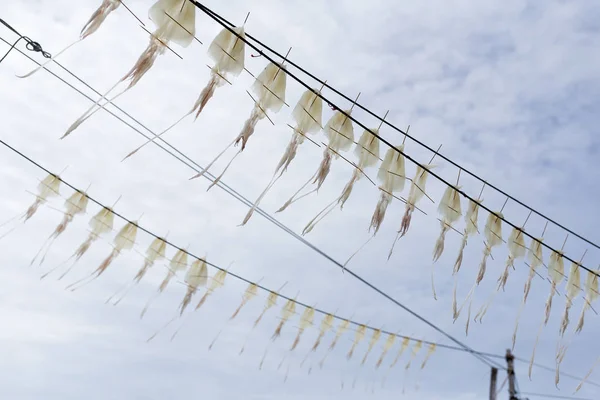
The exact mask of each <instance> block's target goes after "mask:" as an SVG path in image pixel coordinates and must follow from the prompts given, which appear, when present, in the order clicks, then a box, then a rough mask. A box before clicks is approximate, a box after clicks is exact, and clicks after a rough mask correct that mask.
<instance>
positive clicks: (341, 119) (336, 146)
mask: <svg viewBox="0 0 600 400" xmlns="http://www.w3.org/2000/svg"><path fill="white" fill-rule="evenodd" d="M358 96H360V93H359V95H358ZM358 96H357V97H356V100H354V103H353V104H352V107H351V108H350V110H347V111H344V112H342V111H339V110H338V111H336V112H335V113H334V114H333V116H332V117H331V118H330V119H329V121H327V124H325V128H324V131H325V135H326V136H327V139H328V144H327V147H325V149H324V150H323V158H322V160H321V164H320V165H319V168H317V171H316V172H315V173H314V174H313V176H311V177H310V179H309V180H308V181H306V183H305V184H304V185H302V187H300V189H298V191H297V192H296V193H294V195H293V196H292V197H291V198H290V199H289V200H288V201H286V202H285V203H284V204H283V206H281V207H280V208H279V210H277V211H276V212H282V211H284V210H285V209H286V208H288V207H289V206H290V205H291V204H292V203H295V202H296V201H298V200H300V199H301V198H304V197H306V196H309V195H310V194H312V193H315V192H317V191H318V190H319V189H320V188H321V185H323V182H325V179H327V176H328V175H329V171H330V170H331V161H332V159H333V157H334V156H335V158H336V159H337V158H338V157H339V152H340V151H348V150H350V147H352V144H353V143H354V128H353V126H352V121H351V120H350V118H349V116H350V114H352V110H353V108H354V105H355V104H356V101H357V100H358ZM311 183H313V184H316V185H317V187H316V188H314V189H313V190H311V191H309V192H307V193H304V194H303V195H301V196H299V194H300V192H301V191H302V190H304V188H305V187H306V186H308V185H309V184H311Z"/></svg>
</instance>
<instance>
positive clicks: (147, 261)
mask: <svg viewBox="0 0 600 400" xmlns="http://www.w3.org/2000/svg"><path fill="white" fill-rule="evenodd" d="M166 249H167V242H166V239H163V238H158V237H157V238H155V239H154V240H153V241H152V243H150V246H148V249H147V250H146V255H145V256H144V263H143V264H142V267H141V268H140V269H139V270H138V272H137V273H136V275H135V277H134V278H133V281H131V282H128V283H126V284H125V285H124V286H123V287H122V288H121V289H119V290H118V291H116V292H115V293H114V294H113V295H112V296H110V297H109V298H108V299H107V300H106V302H107V303H109V302H110V301H111V300H112V299H113V297H114V296H116V295H117V294H119V293H120V292H121V291H123V294H122V295H121V296H119V298H118V299H117V300H116V301H115V302H114V303H113V306H116V305H117V304H119V303H120V302H121V300H123V299H124V298H125V296H126V295H127V294H128V293H129V291H130V290H131V289H132V288H133V287H134V286H135V285H137V284H139V283H140V281H141V280H142V279H143V278H144V276H146V273H147V272H148V270H149V269H150V268H151V267H152V266H153V265H154V263H156V262H157V261H159V260H162V259H164V258H165V252H166Z"/></svg>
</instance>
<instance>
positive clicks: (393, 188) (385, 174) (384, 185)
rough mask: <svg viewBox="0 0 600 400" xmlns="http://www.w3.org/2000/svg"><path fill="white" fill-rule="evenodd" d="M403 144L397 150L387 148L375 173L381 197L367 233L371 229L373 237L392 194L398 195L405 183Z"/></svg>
mask: <svg viewBox="0 0 600 400" xmlns="http://www.w3.org/2000/svg"><path fill="white" fill-rule="evenodd" d="M403 153H404V143H403V144H401V145H400V146H398V147H397V148H391V147H390V148H389V149H388V151H387V152H386V153H385V157H384V158H383V162H382V163H381V166H380V167H379V172H378V173H377V179H378V180H379V183H380V184H381V186H380V187H379V190H380V191H381V196H380V198H379V201H378V202H377V206H376V207H375V211H374V212H373V216H372V217H371V225H370V226H369V232H370V231H371V229H373V230H374V232H373V236H375V235H376V234H377V232H378V231H379V227H380V226H381V223H382V222H383V219H384V218H385V213H386V210H387V208H388V206H389V204H390V202H391V201H392V199H393V196H392V194H393V193H399V192H402V190H404V184H405V182H406V170H405V168H406V167H405V159H404V154H403Z"/></svg>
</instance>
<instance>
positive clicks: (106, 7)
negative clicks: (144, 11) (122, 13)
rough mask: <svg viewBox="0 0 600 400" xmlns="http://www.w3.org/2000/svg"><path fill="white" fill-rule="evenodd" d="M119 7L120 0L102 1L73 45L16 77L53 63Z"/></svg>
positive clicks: (96, 28)
mask: <svg viewBox="0 0 600 400" xmlns="http://www.w3.org/2000/svg"><path fill="white" fill-rule="evenodd" d="M120 5H121V0H102V4H100V7H98V8H97V9H96V11H95V12H94V13H93V14H92V16H91V17H90V19H89V20H88V21H87V23H86V24H85V25H84V26H83V29H82V30H81V32H80V33H79V39H77V40H76V41H74V42H73V43H71V44H70V45H68V46H67V47H65V48H64V49H62V50H61V51H59V52H58V53H56V54H55V55H54V56H53V57H52V58H50V59H49V60H48V61H46V62H45V63H43V64H41V65H40V66H38V67H37V68H35V69H34V70H33V71H31V72H28V73H26V74H25V75H17V77H19V78H27V77H28V76H31V75H33V74H35V73H36V72H37V71H39V70H40V69H43V68H45V67H46V65H48V64H49V63H51V62H52V61H55V60H56V59H57V58H58V56H60V55H61V54H62V53H64V52H65V51H67V50H68V49H70V48H71V47H73V46H74V45H76V44H77V43H79V42H81V41H83V40H84V39H85V38H87V37H88V36H90V35H91V34H93V33H94V32H96V31H97V30H98V28H100V26H101V25H102V23H103V22H104V20H106V17H108V16H109V14H110V13H111V12H113V11H115V10H116V9H117V8H119V6H120ZM136 18H137V17H136Z"/></svg>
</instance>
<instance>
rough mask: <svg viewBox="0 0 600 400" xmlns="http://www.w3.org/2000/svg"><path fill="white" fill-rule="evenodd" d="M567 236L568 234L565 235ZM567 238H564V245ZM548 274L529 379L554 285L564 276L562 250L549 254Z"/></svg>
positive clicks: (547, 315) (547, 318)
mask: <svg viewBox="0 0 600 400" xmlns="http://www.w3.org/2000/svg"><path fill="white" fill-rule="evenodd" d="M567 238H568V236H567ZM566 242H567V240H566V239H565V242H564V243H563V248H564V245H565V244H566ZM548 276H549V277H550V282H551V286H550V294H549V295H548V299H547V300H546V307H545V311H544V320H543V321H542V323H541V324H540V328H539V330H538V334H537V337H536V339H535V343H534V345H533V351H532V353H531V360H530V361H529V379H531V371H532V369H533V362H534V360H535V352H536V350H537V345H538V342H539V339H540V335H541V333H542V329H543V328H544V326H546V325H547V324H548V320H549V319H550V311H551V309H552V299H553V298H554V295H555V294H556V287H557V286H558V285H559V284H560V283H561V282H562V281H563V279H564V278H565V260H564V258H563V252H562V250H560V251H552V253H551V254H550V261H549V263H548Z"/></svg>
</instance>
